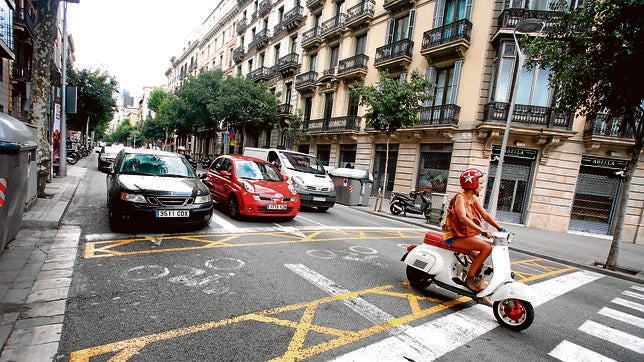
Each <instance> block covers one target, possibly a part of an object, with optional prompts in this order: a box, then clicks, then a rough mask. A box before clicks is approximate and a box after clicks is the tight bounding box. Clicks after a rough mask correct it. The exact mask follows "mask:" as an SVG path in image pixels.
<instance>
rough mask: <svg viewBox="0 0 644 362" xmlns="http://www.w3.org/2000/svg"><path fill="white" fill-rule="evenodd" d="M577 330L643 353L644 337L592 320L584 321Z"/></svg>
mask: <svg viewBox="0 0 644 362" xmlns="http://www.w3.org/2000/svg"><path fill="white" fill-rule="evenodd" d="M579 330H580V331H582V332H584V333H586V334H589V335H591V336H594V337H597V338H600V339H603V340H605V341H608V342H611V343H614V344H616V345H618V346H621V347H624V348H626V349H630V350H631V351H634V352H637V353H639V354H644V338H640V337H637V336H634V335H632V334H629V333H626V332H622V331H620V330H619V329H615V328H611V327H608V326H605V325H603V324H600V323H597V322H594V321H585V322H584V324H582V325H581V327H579Z"/></svg>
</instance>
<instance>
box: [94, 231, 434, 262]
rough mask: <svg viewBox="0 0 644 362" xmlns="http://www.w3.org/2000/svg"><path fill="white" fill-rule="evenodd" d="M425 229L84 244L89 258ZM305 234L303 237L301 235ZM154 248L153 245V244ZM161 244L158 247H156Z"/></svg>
mask: <svg viewBox="0 0 644 362" xmlns="http://www.w3.org/2000/svg"><path fill="white" fill-rule="evenodd" d="M426 232H427V231H426V230H314V231H306V230H298V234H299V235H296V234H293V233H290V232H288V231H274V232H261V233H259V232H258V233H253V234H252V235H254V236H255V237H254V238H253V239H254V240H253V241H245V239H247V238H244V237H245V236H248V235H249V234H250V233H236V234H201V235H172V236H151V237H139V238H131V239H121V240H108V241H93V242H87V243H85V252H84V254H83V256H84V257H85V258H86V259H90V258H104V257H110V256H126V255H135V254H153V253H167V252H174V251H189V250H199V249H212V248H234V247H247V246H257V245H280V244H293V243H306V242H321V241H337V240H369V239H379V240H385V239H409V238H413V239H418V238H420V239H421V240H422V236H423V235H425V233H426ZM302 235H304V236H302ZM152 242H154V243H155V247H154V248H151V247H150V243H152ZM157 245H158V246H157Z"/></svg>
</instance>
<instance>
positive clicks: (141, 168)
mask: <svg viewBox="0 0 644 362" xmlns="http://www.w3.org/2000/svg"><path fill="white" fill-rule="evenodd" d="M119 173H121V174H130V175H153V176H176V177H195V173H194V171H193V170H192V167H191V166H190V164H189V163H188V162H187V161H186V159H185V158H183V157H179V156H165V155H152V154H127V155H125V157H123V162H121V167H120V169H119Z"/></svg>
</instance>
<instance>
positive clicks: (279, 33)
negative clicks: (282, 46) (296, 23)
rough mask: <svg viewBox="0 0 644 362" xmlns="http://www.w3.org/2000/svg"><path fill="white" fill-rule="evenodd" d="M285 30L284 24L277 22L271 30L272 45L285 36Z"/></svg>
mask: <svg viewBox="0 0 644 362" xmlns="http://www.w3.org/2000/svg"><path fill="white" fill-rule="evenodd" d="M286 34H287V32H286V28H284V22H279V23H277V25H275V27H274V28H273V43H277V42H278V41H279V40H280V39H281V38H282V37H283V36H284V35H286Z"/></svg>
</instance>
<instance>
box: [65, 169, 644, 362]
mask: <svg viewBox="0 0 644 362" xmlns="http://www.w3.org/2000/svg"><path fill="white" fill-rule="evenodd" d="M104 178H105V176H104V175H103V174H101V173H98V172H97V171H96V170H95V169H94V170H93V169H90V170H89V172H88V174H87V177H86V178H85V179H84V180H83V181H82V183H81V185H80V187H79V188H78V191H77V193H76V196H75V197H74V199H73V201H72V204H71V205H70V209H69V210H68V212H67V214H66V216H65V219H64V220H63V222H64V223H65V224H77V225H80V226H81V227H82V230H83V233H82V236H81V243H82V246H81V248H79V255H78V256H77V261H76V264H75V268H74V274H73V281H72V286H71V289H70V292H69V297H68V300H67V307H66V314H65V320H64V327H63V334H62V337H61V344H60V349H59V355H60V360H67V359H69V360H74V361H76V360H108V359H110V358H112V359H114V360H132V361H167V360H181V361H205V360H208V361H214V360H226V361H265V360H284V361H286V360H310V361H327V360H339V361H362V360H364V361H377V360H380V361H396V360H399V361H409V360H413V361H422V360H436V359H438V360H472V359H474V358H476V359H477V360H481V361H487V360H490V361H511V360H512V361H516V360H521V359H528V360H531V361H541V360H544V361H551V360H553V359H561V360H566V359H568V358H571V357H572V358H573V359H577V360H578V359H579V356H581V354H586V353H587V354H589V356H591V357H594V358H593V359H594V360H597V358H598V357H601V356H605V357H607V358H610V359H614V360H622V361H634V360H641V359H642V357H643V355H644V347H643V346H644V343H642V342H643V341H644V339H643V338H644V333H643V328H644V323H643V322H642V321H643V319H642V318H644V306H643V305H642V300H643V299H644V288H642V287H641V285H634V284H633V283H630V282H626V281H623V280H620V279H616V278H612V277H609V276H602V275H598V274H594V273H591V272H587V271H581V270H577V269H575V268H572V267H569V266H566V265H562V264H558V263H555V262H551V261H546V260H543V259H539V258H535V257H531V256H528V255H522V254H519V253H512V254H511V259H512V261H513V270H514V271H515V273H516V274H517V275H518V277H519V279H520V280H522V281H524V282H526V283H527V284H530V285H532V286H533V288H534V289H535V290H536V291H537V292H538V295H539V300H537V301H535V307H536V318H535V322H534V324H533V325H532V326H531V327H530V328H529V329H527V330H525V331H523V332H512V331H509V330H507V329H505V328H502V327H499V326H498V323H497V322H496V321H495V320H494V317H493V316H492V312H491V310H490V308H487V307H484V306H481V305H475V304H474V303H472V302H471V300H470V299H469V298H465V297H459V296H458V295H455V294H453V293H450V292H448V291H445V290H442V289H439V288H436V287H430V288H429V289H428V291H426V292H425V293H418V292H416V291H413V290H412V289H411V288H409V286H408V285H407V283H406V278H405V272H404V268H403V264H402V263H401V262H400V257H401V256H402V254H403V252H404V248H405V246H406V245H408V244H409V243H417V242H419V241H420V240H421V239H422V236H423V235H424V233H425V230H423V229H422V228H418V227H416V226H411V225H409V224H406V223H404V222H399V221H395V220H389V219H385V218H382V217H377V216H373V215H370V214H367V213H364V212H362V211H360V210H355V209H352V208H349V207H346V206H342V205H337V206H336V207H334V208H332V209H331V210H329V211H328V212H326V213H319V212H316V211H313V210H304V211H302V212H301V213H300V215H298V216H297V217H296V218H295V219H293V220H292V221H289V222H284V223H275V222H272V221H268V220H245V221H236V220H232V219H230V218H229V217H228V216H227V215H226V214H225V213H224V212H223V211H222V210H217V211H215V218H214V220H213V222H212V223H211V225H210V226H209V227H208V228H205V229H202V230H197V231H195V230H178V231H174V232H168V231H165V232H162V233H156V232H154V230H148V231H146V232H144V233H140V234H115V233H112V232H111V231H110V229H109V226H108V221H107V210H106V205H105V185H104Z"/></svg>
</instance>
